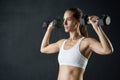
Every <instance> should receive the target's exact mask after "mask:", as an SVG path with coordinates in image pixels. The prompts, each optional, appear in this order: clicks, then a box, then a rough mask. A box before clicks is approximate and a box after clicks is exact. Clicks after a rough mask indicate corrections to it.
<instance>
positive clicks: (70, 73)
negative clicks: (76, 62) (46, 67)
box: [58, 65, 84, 80]
mask: <svg viewBox="0 0 120 80" xmlns="http://www.w3.org/2000/svg"><path fill="white" fill-rule="evenodd" d="M83 74H84V69H82V68H79V67H74V66H68V65H60V68H59V74H58V80H83Z"/></svg>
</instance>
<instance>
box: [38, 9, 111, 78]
mask: <svg viewBox="0 0 120 80" xmlns="http://www.w3.org/2000/svg"><path fill="white" fill-rule="evenodd" d="M82 14H83V13H82V11H81V10H80V9H79V8H70V9H67V10H66V11H65V13H64V22H63V24H64V29H65V32H68V33H69V38H67V39H61V40H58V41H57V42H55V43H52V44H49V39H50V35H51V32H52V30H53V29H54V25H53V22H51V23H50V24H49V26H48V28H47V31H46V33H45V35H44V38H43V40H42V44H41V48H40V51H41V53H46V54H53V53H57V52H59V54H58V62H59V74H58V80H83V75H84V72H85V68H86V66H87V62H88V59H89V58H90V55H91V53H92V52H95V53H97V54H100V55H108V54H111V53H112V52H113V47H112V44H111V42H110V40H109V39H108V37H107V36H106V34H105V33H104V31H103V30H102V28H101V26H100V25H99V24H98V20H99V19H98V17H97V16H89V23H90V24H91V25H92V27H93V29H94V30H95V32H96V34H97V35H98V37H99V41H97V40H96V39H94V38H90V37H88V32H87V29H86V26H81V25H80V18H81V16H82Z"/></svg>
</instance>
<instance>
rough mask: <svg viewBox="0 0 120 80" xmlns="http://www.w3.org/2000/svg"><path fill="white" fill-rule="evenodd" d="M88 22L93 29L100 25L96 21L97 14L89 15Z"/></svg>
mask: <svg viewBox="0 0 120 80" xmlns="http://www.w3.org/2000/svg"><path fill="white" fill-rule="evenodd" d="M88 19H89V23H90V24H91V25H92V26H93V28H94V29H97V28H98V27H99V26H100V25H99V23H98V21H99V17H98V16H94V15H93V16H89V17H88Z"/></svg>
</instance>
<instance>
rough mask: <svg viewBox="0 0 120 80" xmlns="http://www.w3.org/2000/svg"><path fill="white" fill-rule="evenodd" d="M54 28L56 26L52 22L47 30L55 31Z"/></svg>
mask: <svg viewBox="0 0 120 80" xmlns="http://www.w3.org/2000/svg"><path fill="white" fill-rule="evenodd" d="M54 27H55V26H54V24H53V21H52V22H50V23H49V25H48V28H47V29H48V30H53V29H54Z"/></svg>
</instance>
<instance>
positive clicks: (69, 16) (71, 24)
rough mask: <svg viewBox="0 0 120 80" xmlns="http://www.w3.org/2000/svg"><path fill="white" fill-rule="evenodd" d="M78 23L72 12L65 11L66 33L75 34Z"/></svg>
mask: <svg viewBox="0 0 120 80" xmlns="http://www.w3.org/2000/svg"><path fill="white" fill-rule="evenodd" d="M77 23H78V21H77V20H76V19H75V18H74V17H73V12H72V11H65V13H64V23H63V24H64V29H65V32H73V31H75V30H77V25H78V24H77Z"/></svg>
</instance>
